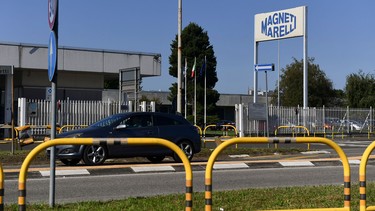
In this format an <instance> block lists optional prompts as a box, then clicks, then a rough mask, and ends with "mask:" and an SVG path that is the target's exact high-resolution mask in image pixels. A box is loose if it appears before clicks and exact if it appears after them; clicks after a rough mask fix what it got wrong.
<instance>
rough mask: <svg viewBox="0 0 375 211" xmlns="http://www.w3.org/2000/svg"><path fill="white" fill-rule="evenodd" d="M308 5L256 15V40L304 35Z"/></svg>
mask: <svg viewBox="0 0 375 211" xmlns="http://www.w3.org/2000/svg"><path fill="white" fill-rule="evenodd" d="M305 20H306V6H303V7H296V8H291V9H286V10H280V11H274V12H268V13H260V14H256V15H255V24H254V27H255V29H254V36H255V41H256V42H259V41H268V40H277V39H284V38H291V37H299V36H303V35H304V31H305V30H304V29H305V28H304V27H305V23H306V21H305Z"/></svg>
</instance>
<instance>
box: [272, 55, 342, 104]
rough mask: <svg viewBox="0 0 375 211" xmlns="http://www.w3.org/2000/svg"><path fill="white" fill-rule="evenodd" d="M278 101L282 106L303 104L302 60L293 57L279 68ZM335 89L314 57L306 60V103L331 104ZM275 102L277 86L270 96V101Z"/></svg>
mask: <svg viewBox="0 0 375 211" xmlns="http://www.w3.org/2000/svg"><path fill="white" fill-rule="evenodd" d="M281 72H282V73H281V76H280V102H281V105H282V106H298V105H303V60H300V61H298V60H297V59H294V62H293V63H292V64H289V65H287V66H286V68H285V69H282V70H281ZM334 95H335V91H334V89H333V86H332V81H331V80H329V79H328V78H327V76H326V74H325V73H324V72H323V70H321V69H320V67H319V65H317V64H314V59H313V58H309V61H308V104H309V106H310V107H315V106H323V105H325V106H333V101H332V98H333V97H334ZM275 102H277V88H276V89H275V91H274V94H273V96H272V103H273V104H275Z"/></svg>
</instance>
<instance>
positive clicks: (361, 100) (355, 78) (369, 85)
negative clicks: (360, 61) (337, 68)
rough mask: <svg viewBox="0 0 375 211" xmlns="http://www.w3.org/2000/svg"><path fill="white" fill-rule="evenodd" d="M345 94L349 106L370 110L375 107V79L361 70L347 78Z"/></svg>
mask: <svg viewBox="0 0 375 211" xmlns="http://www.w3.org/2000/svg"><path fill="white" fill-rule="evenodd" d="M345 94H346V97H347V100H348V106H350V107H354V108H368V107H370V106H374V105H375V78H374V75H373V74H365V73H363V72H362V71H361V70H360V71H359V72H358V73H357V74H355V73H352V74H350V75H349V76H347V77H346V85H345Z"/></svg>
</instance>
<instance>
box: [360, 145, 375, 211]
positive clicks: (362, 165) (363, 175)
mask: <svg viewBox="0 0 375 211" xmlns="http://www.w3.org/2000/svg"><path fill="white" fill-rule="evenodd" d="M374 148H375V141H374V142H372V143H371V144H370V145H369V146H368V147H367V148H366V150H365V151H364V152H363V155H362V158H361V163H360V165H359V194H360V201H359V209H360V211H368V210H375V206H369V207H366V166H367V161H368V159H369V157H370V155H371V153H372V151H373V150H374Z"/></svg>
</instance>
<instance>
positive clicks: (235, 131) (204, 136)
mask: <svg viewBox="0 0 375 211" xmlns="http://www.w3.org/2000/svg"><path fill="white" fill-rule="evenodd" d="M222 126H223V127H226V128H228V127H229V128H233V130H234V134H235V136H226V137H229V138H231V137H232V138H233V137H236V136H237V134H238V132H237V128H236V127H234V126H233V125H222ZM210 127H216V125H207V126H206V127H205V128H204V130H203V146H204V147H206V142H215V140H206V131H207V129H208V128H210Z"/></svg>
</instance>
